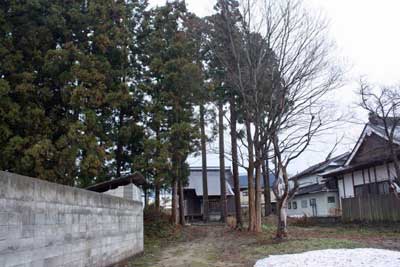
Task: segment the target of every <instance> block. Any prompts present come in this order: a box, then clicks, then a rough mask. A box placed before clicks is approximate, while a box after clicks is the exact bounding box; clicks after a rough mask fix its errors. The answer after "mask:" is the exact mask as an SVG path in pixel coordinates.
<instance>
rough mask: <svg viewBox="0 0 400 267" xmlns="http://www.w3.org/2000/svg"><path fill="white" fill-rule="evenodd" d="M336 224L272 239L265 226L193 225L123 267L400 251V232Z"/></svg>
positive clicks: (247, 263)
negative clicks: (352, 251) (325, 252)
mask: <svg viewBox="0 0 400 267" xmlns="http://www.w3.org/2000/svg"><path fill="white" fill-rule="evenodd" d="M398 229H399V228H396V227H395V228H385V227H383V228H380V227H366V226H363V227H360V226H351V225H350V226H349V225H334V226H303V227H298V226H292V227H290V238H289V239H288V240H286V241H284V242H282V241H281V242H278V241H276V240H274V238H273V236H274V232H275V228H274V226H273V225H270V224H265V225H264V227H263V230H264V231H263V233H257V234H255V233H249V232H247V231H237V230H234V229H231V228H229V227H227V226H223V225H214V224H213V225H191V226H187V227H184V228H183V229H181V234H180V238H179V240H177V241H173V242H171V241H168V242H167V243H166V244H164V245H162V246H160V247H159V248H157V249H156V250H155V251H152V252H151V253H150V254H149V253H147V254H146V253H145V254H144V255H143V256H141V257H139V258H135V259H133V260H132V261H130V262H129V263H127V264H126V265H124V266H132V267H133V266H156V267H169V266H171V267H172V266H175V267H186V266H188V267H189V266H191V267H205V266H217V267H222V266H227V267H234V266H253V265H254V264H255V262H256V261H257V260H258V259H260V258H265V257H267V256H268V255H274V254H288V253H297V252H303V251H309V250H316V249H328V248H357V247H372V248H385V249H392V250H400V229H399V230H398Z"/></svg>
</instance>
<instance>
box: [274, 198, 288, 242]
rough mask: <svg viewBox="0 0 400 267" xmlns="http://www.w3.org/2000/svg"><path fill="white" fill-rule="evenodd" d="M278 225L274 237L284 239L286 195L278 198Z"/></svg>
mask: <svg viewBox="0 0 400 267" xmlns="http://www.w3.org/2000/svg"><path fill="white" fill-rule="evenodd" d="M277 205H278V211H277V215H278V225H277V228H276V238H277V239H284V238H286V237H287V235H288V232H287V213H286V206H287V197H284V198H282V199H281V200H278V203H277Z"/></svg>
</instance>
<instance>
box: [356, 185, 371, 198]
mask: <svg viewBox="0 0 400 267" xmlns="http://www.w3.org/2000/svg"><path fill="white" fill-rule="evenodd" d="M354 194H355V196H356V197H362V196H367V195H368V194H369V186H368V185H367V184H365V185H357V186H355V187H354Z"/></svg>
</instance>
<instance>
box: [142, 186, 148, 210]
mask: <svg viewBox="0 0 400 267" xmlns="http://www.w3.org/2000/svg"><path fill="white" fill-rule="evenodd" d="M147 190H148V189H147V188H146V189H144V192H143V193H144V208H147V207H148V206H149V194H148V191H147Z"/></svg>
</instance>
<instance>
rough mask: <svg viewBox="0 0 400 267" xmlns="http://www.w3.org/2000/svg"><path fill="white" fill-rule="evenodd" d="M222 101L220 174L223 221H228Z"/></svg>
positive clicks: (219, 105) (219, 124) (219, 113)
mask: <svg viewBox="0 0 400 267" xmlns="http://www.w3.org/2000/svg"><path fill="white" fill-rule="evenodd" d="M223 108H224V107H223V104H222V102H220V103H218V135H219V175H220V184H221V221H222V222H224V223H226V221H227V216H228V210H227V203H226V181H225V144H224V109H223Z"/></svg>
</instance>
